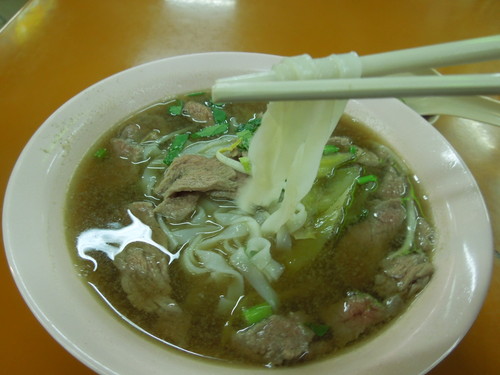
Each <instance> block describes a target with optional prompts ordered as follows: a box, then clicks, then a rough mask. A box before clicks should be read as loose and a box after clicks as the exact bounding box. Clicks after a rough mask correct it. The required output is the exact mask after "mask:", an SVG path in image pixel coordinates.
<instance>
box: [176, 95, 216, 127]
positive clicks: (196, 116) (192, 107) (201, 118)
mask: <svg viewBox="0 0 500 375" xmlns="http://www.w3.org/2000/svg"><path fill="white" fill-rule="evenodd" d="M182 114H183V115H184V116H187V117H189V118H190V119H191V120H192V121H194V122H196V123H200V124H201V125H202V126H210V125H213V124H214V116H213V113H212V110H211V109H210V108H209V107H207V106H206V105H204V104H202V103H198V102H194V101H188V102H186V103H185V104H184V106H183V107H182Z"/></svg>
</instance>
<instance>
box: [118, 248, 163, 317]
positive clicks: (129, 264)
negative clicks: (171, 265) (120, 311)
mask: <svg viewBox="0 0 500 375" xmlns="http://www.w3.org/2000/svg"><path fill="white" fill-rule="evenodd" d="M114 263H115V265H116V267H117V268H118V269H119V270H120V275H121V280H120V281H121V285H122V287H123V290H124V291H125V293H127V297H128V299H129V301H130V302H131V303H132V305H134V307H136V308H138V309H139V310H144V311H147V312H157V311H158V310H160V309H162V308H164V307H166V306H168V305H169V304H170V303H171V302H172V299H171V298H170V293H171V291H172V288H171V287H170V278H169V275H168V258H167V257H166V256H165V254H163V253H162V252H161V251H160V250H158V249H156V248H155V247H153V246H151V245H148V244H143V243H141V244H139V245H137V246H134V245H129V246H127V247H126V248H125V249H124V250H123V251H122V252H121V253H119V254H118V255H117V256H116V257H115V259H114Z"/></svg>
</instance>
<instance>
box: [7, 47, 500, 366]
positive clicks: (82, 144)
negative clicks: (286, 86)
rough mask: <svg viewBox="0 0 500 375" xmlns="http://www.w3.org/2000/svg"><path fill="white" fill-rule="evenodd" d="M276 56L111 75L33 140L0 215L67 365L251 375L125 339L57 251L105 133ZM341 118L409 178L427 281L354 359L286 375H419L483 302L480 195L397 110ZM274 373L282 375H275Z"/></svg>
mask: <svg viewBox="0 0 500 375" xmlns="http://www.w3.org/2000/svg"><path fill="white" fill-rule="evenodd" d="M278 60H279V58H278V57H276V56H270V55H260V54H245V53H207V54H199V55H188V56H179V57H174V58H167V59H164V60H159V61H156V62H152V63H149V64H146V65H143V66H139V67H136V68H133V69H130V70H127V71H125V72H122V73H119V74H117V75H115V76H112V77H110V78H108V79H106V80H104V81H102V82H99V83H97V84H96V85H94V86H92V87H90V88H89V89H87V90H85V91H84V92H82V93H81V94H79V95H77V96H76V97H75V98H73V99H71V100H70V101H68V102H67V103H66V104H65V105H63V106H62V107H61V108H60V109H59V110H58V111H56V112H55V113H54V114H53V115H52V116H51V117H50V118H49V119H48V120H47V121H46V122H45V123H44V124H43V125H42V126H41V127H40V129H39V130H38V131H37V132H36V134H35V135H34V136H33V137H32V139H31V140H30V142H29V143H28V145H27V146H26V148H25V149H24V151H23V153H22V154H21V156H20V158H19V160H18V162H17V164H16V166H15V169H14V171H13V173H12V177H11V179H10V182H9V186H8V189H7V193H6V197H5V205H4V211H3V233H4V239H5V247H6V251H7V257H8V261H9V264H10V266H11V269H12V273H13V275H14V278H15V281H16V283H17V286H18V288H19V290H20V292H21V293H22V295H23V297H24V299H25V301H26V303H27V304H28V305H29V307H30V309H31V310H32V311H33V314H34V315H35V316H36V317H37V318H38V320H39V321H40V322H41V324H42V325H43V326H44V327H45V328H46V329H47V331H48V332H50V334H51V335H52V336H53V337H54V338H55V339H56V340H57V341H58V342H59V343H61V344H62V345H63V346H64V347H65V348H66V349H67V350H68V351H70V352H71V353H72V354H73V355H74V356H76V357H77V358H78V359H80V360H81V361H83V362H84V363H85V364H87V365H88V366H89V367H91V368H92V369H94V370H95V371H97V372H98V373H101V374H123V375H126V374H134V375H135V374H186V373H203V374H217V375H224V374H257V373H260V372H262V373H264V372H268V371H269V370H265V369H262V370H255V369H248V368H247V369H242V368H238V367H237V368H235V367H230V366H221V365H220V364H219V363H217V362H214V361H205V360H200V359H198V358H195V357H193V356H188V355H180V354H179V353H178V352H176V351H174V350H169V349H168V348H165V347H164V346H162V345H159V344H157V343H154V342H153V341H152V340H150V339H147V338H146V337H144V335H142V334H140V333H138V332H136V331H134V330H133V329H128V328H127V327H125V326H124V324H123V323H122V322H121V321H119V319H118V318H117V317H116V316H115V315H114V314H113V313H112V312H111V311H110V309H109V308H108V307H107V306H104V305H103V304H102V303H100V302H99V301H98V299H97V298H95V296H94V295H92V293H91V292H90V290H89V288H87V287H86V286H85V285H84V283H83V282H82V280H81V279H80V278H79V277H78V275H77V273H76V271H75V268H74V267H73V264H72V260H71V257H70V255H69V250H68V247H67V244H66V241H65V236H64V227H63V209H64V201H65V194H66V190H67V187H68V184H69V181H70V179H71V176H72V173H73V171H74V170H75V167H76V165H77V163H78V162H79V161H80V160H81V158H82V156H83V155H84V153H85V152H86V151H87V150H88V149H89V147H90V146H91V145H92V144H93V143H94V141H95V140H96V138H97V137H99V136H100V135H101V134H102V133H103V132H105V131H106V130H107V129H108V128H109V127H111V126H113V125H114V124H116V123H117V122H118V121H120V120H121V119H123V118H124V117H126V116H128V115H129V114H130V113H132V112H135V111H137V110H138V109H141V108H143V107H144V106H146V105H148V104H150V103H152V102H155V101H156V100H158V99H161V98H164V97H166V96H170V95H175V94H177V93H183V92H188V91H193V90H200V89H204V88H208V87H210V86H211V84H212V83H213V82H214V79H215V78H217V77H222V76H229V75H235V74H242V73H245V72H252V71H259V70H263V69H268V68H269V67H270V66H271V65H272V64H273V63H275V62H277V61H278ZM348 111H349V113H351V114H352V115H354V116H355V117H357V118H359V119H360V120H362V121H363V122H365V123H367V124H368V125H369V126H370V127H372V128H374V129H376V130H377V131H379V132H380V133H381V134H382V135H383V137H384V138H385V139H387V140H388V142H389V143H391V144H392V145H393V148H394V149H395V150H396V151H397V152H398V153H399V154H401V155H403V158H404V160H405V161H406V162H407V164H408V165H409V166H410V168H411V169H412V170H413V171H414V172H415V173H416V174H417V175H418V176H419V178H420V182H421V184H422V186H423V187H424V189H425V190H426V192H427V195H428V197H429V200H430V203H431V206H432V214H433V216H434V218H435V221H436V224H437V227H438V229H439V243H438V246H437V250H436V253H435V258H434V262H435V265H436V273H435V275H434V277H433V279H432V280H431V282H430V284H429V285H428V286H427V288H426V289H425V290H424V291H423V292H422V293H421V294H420V295H419V296H418V298H417V300H416V301H415V302H414V303H413V305H412V306H411V307H410V308H409V310H408V311H407V312H406V313H405V314H404V315H402V316H401V317H400V318H399V319H398V320H397V321H396V322H395V323H394V324H393V325H392V326H391V327H390V328H389V329H387V330H385V331H384V332H383V333H382V334H381V335H379V336H378V337H376V338H375V339H374V340H371V341H369V342H367V343H366V344H364V345H362V346H360V347H359V348H357V349H356V350H354V351H351V352H348V353H347V354H344V355H341V356H338V357H335V358H333V359H329V360H324V361H319V362H316V363H311V364H308V365H307V367H306V368H304V367H297V368H290V369H285V370H283V372H285V373H287V374H299V373H303V371H305V370H307V371H308V372H309V373H311V374H313V373H314V374H327V373H333V372H334V373H335V374H338V375H341V374H370V375H373V374H385V375H390V374H398V375H399V374H407V375H410V374H420V373H424V372H426V371H428V370H429V369H430V368H431V367H432V366H434V365H435V364H436V363H437V362H438V361H439V360H440V359H442V358H443V357H444V356H446V354H447V353H449V351H450V350H451V349H452V348H453V347H454V346H455V345H456V344H457V343H458V342H459V341H460V339H461V338H462V337H463V336H464V335H465V333H466V332H467V330H468V329H469V327H470V326H471V324H472V323H473V321H474V319H475V317H476V315H477V313H478V311H479V309H480V307H481V305H482V302H483V299H484V297H485V293H486V290H487V286H488V283H489V279H490V275H491V267H492V249H493V245H492V234H491V228H490V223H489V220H488V216H487V211H486V208H485V205H484V202H483V199H482V197H481V195H480V192H479V190H478V187H477V185H476V183H475V181H474V179H473V177H472V175H471V173H470V172H469V171H468V169H467V168H466V166H465V165H464V163H463V162H462V160H461V159H460V157H459V156H457V154H456V153H455V152H454V150H453V149H452V148H451V146H450V145H449V144H448V143H447V142H446V141H445V139H444V138H443V137H442V136H441V135H440V134H439V133H438V132H437V131H436V130H435V129H434V128H433V127H432V126H431V125H430V124H429V123H427V122H425V121H423V120H422V119H421V118H420V116H418V115H417V114H415V113H414V112H413V111H411V110H410V109H408V108H407V107H405V106H404V105H403V104H401V103H400V102H399V101H397V100H385V99H384V100H381V99H377V100H360V101H352V102H350V103H349V106H348ZM280 372H281V370H280Z"/></svg>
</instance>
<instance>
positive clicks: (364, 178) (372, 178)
mask: <svg viewBox="0 0 500 375" xmlns="http://www.w3.org/2000/svg"><path fill="white" fill-rule="evenodd" d="M377 181H378V179H377V176H375V175H373V174H368V175H366V176H360V177H358V178H357V182H358V184H359V185H364V184H367V183H368V182H377Z"/></svg>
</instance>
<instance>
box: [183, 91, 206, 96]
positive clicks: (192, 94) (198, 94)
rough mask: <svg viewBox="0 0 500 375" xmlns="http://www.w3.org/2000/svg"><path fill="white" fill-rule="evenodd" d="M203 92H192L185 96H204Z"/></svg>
mask: <svg viewBox="0 0 500 375" xmlns="http://www.w3.org/2000/svg"><path fill="white" fill-rule="evenodd" d="M204 94H205V92H203V91H197V92H192V93H190V94H187V95H186V96H200V95H204Z"/></svg>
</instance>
